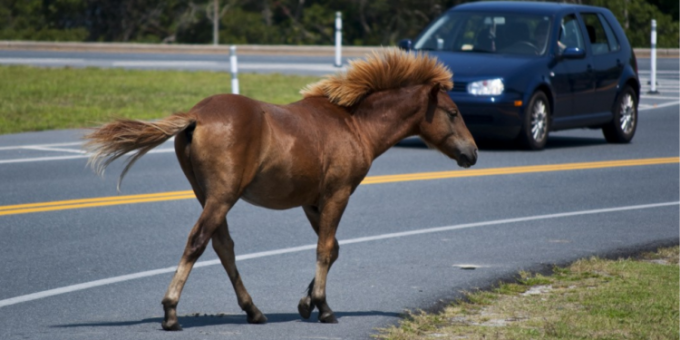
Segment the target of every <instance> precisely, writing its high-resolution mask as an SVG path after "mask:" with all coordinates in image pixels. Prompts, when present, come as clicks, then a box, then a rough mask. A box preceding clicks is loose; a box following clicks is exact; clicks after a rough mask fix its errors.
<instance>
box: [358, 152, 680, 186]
mask: <svg viewBox="0 0 680 340" xmlns="http://www.w3.org/2000/svg"><path fill="white" fill-rule="evenodd" d="M678 162H680V157H667V158H647V159H631V160H621V161H603V162H587V163H567V164H552V165H550V164H549V165H529V166H514V167H507V168H490V169H475V170H464V171H461V170H458V171H442V172H424V173H416V174H404V175H388V176H374V177H366V178H365V179H364V181H363V182H361V184H378V183H390V182H406V181H421V180H432V179H444V178H458V177H477V176H493V175H512V174H525V173H532V172H551V171H566V170H587V169H600V168H614V167H628V166H641V165H655V164H672V163H678Z"/></svg>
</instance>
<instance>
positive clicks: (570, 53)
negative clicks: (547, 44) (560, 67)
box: [560, 47, 586, 59]
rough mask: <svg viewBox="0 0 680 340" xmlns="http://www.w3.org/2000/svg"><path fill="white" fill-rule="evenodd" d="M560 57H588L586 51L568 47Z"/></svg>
mask: <svg viewBox="0 0 680 340" xmlns="http://www.w3.org/2000/svg"><path fill="white" fill-rule="evenodd" d="M560 56H561V57H562V58H564V59H581V58H584V57H585V56H586V51H584V50H582V49H580V48H578V47H567V48H565V49H564V51H562V54H560Z"/></svg>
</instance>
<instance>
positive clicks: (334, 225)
mask: <svg viewBox="0 0 680 340" xmlns="http://www.w3.org/2000/svg"><path fill="white" fill-rule="evenodd" d="M350 193H351V189H348V190H342V191H339V192H336V193H335V194H334V195H332V197H330V198H329V199H327V200H326V201H324V202H323V204H322V205H321V207H320V209H319V215H318V216H319V223H318V231H317V234H318V235H319V240H318V243H317V246H316V274H315V275H314V280H312V283H311V284H310V293H311V294H309V298H310V306H309V308H307V309H305V308H304V307H305V306H304V305H305V302H306V299H305V298H304V297H303V299H302V300H301V301H300V305H298V310H299V311H300V315H301V316H302V317H305V316H306V317H309V313H311V311H312V310H313V309H314V307H316V308H318V309H319V321H321V322H323V323H337V322H338V320H337V319H336V318H335V315H334V314H333V310H331V308H330V307H329V306H328V303H327V302H326V279H327V277H328V271H329V269H330V267H331V265H332V264H333V262H334V261H335V260H336V259H337V257H338V250H339V246H338V243H337V240H336V239H335V232H336V231H337V229H338V224H339V223H340V218H341V217H342V213H343V212H344V211H345V207H347V201H348V200H349V195H350ZM310 222H312V226H314V222H313V221H312V219H311V218H310ZM315 231H316V228H315ZM305 314H306V315H305Z"/></svg>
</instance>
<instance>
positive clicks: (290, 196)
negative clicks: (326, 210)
mask: <svg viewBox="0 0 680 340" xmlns="http://www.w3.org/2000/svg"><path fill="white" fill-rule="evenodd" d="M313 182H314V181H310V180H305V179H298V180H294V179H275V178H269V179H256V180H255V181H253V182H252V183H251V184H250V185H248V187H247V188H246V189H245V190H244V192H243V195H241V198H242V199H243V200H245V201H246V202H248V203H250V204H254V205H257V206H261V207H265V208H269V209H290V208H294V207H299V206H303V205H313V204H314V203H315V198H316V197H317V196H318V184H315V183H313ZM314 189H316V190H314Z"/></svg>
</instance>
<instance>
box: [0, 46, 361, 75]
mask: <svg viewBox="0 0 680 340" xmlns="http://www.w3.org/2000/svg"><path fill="white" fill-rule="evenodd" d="M334 60H335V59H334V57H328V56H310V57H305V56H289V55H281V56H277V55H239V56H238V67H239V72H250V73H283V74H299V75H325V74H329V73H334V72H336V71H338V70H339V68H337V67H335V66H334V65H333V64H334ZM347 60H348V59H347V58H344V59H343V64H345V65H346V64H347ZM0 64H5V65H33V66H42V67H64V66H69V67H102V68H110V67H118V68H127V69H173V70H192V71H195V70H205V71H225V72H228V71H229V69H230V64H229V55H228V54H226V55H219V54H180V53H176V54H173V53H102V52H59V51H8V50H0Z"/></svg>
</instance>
